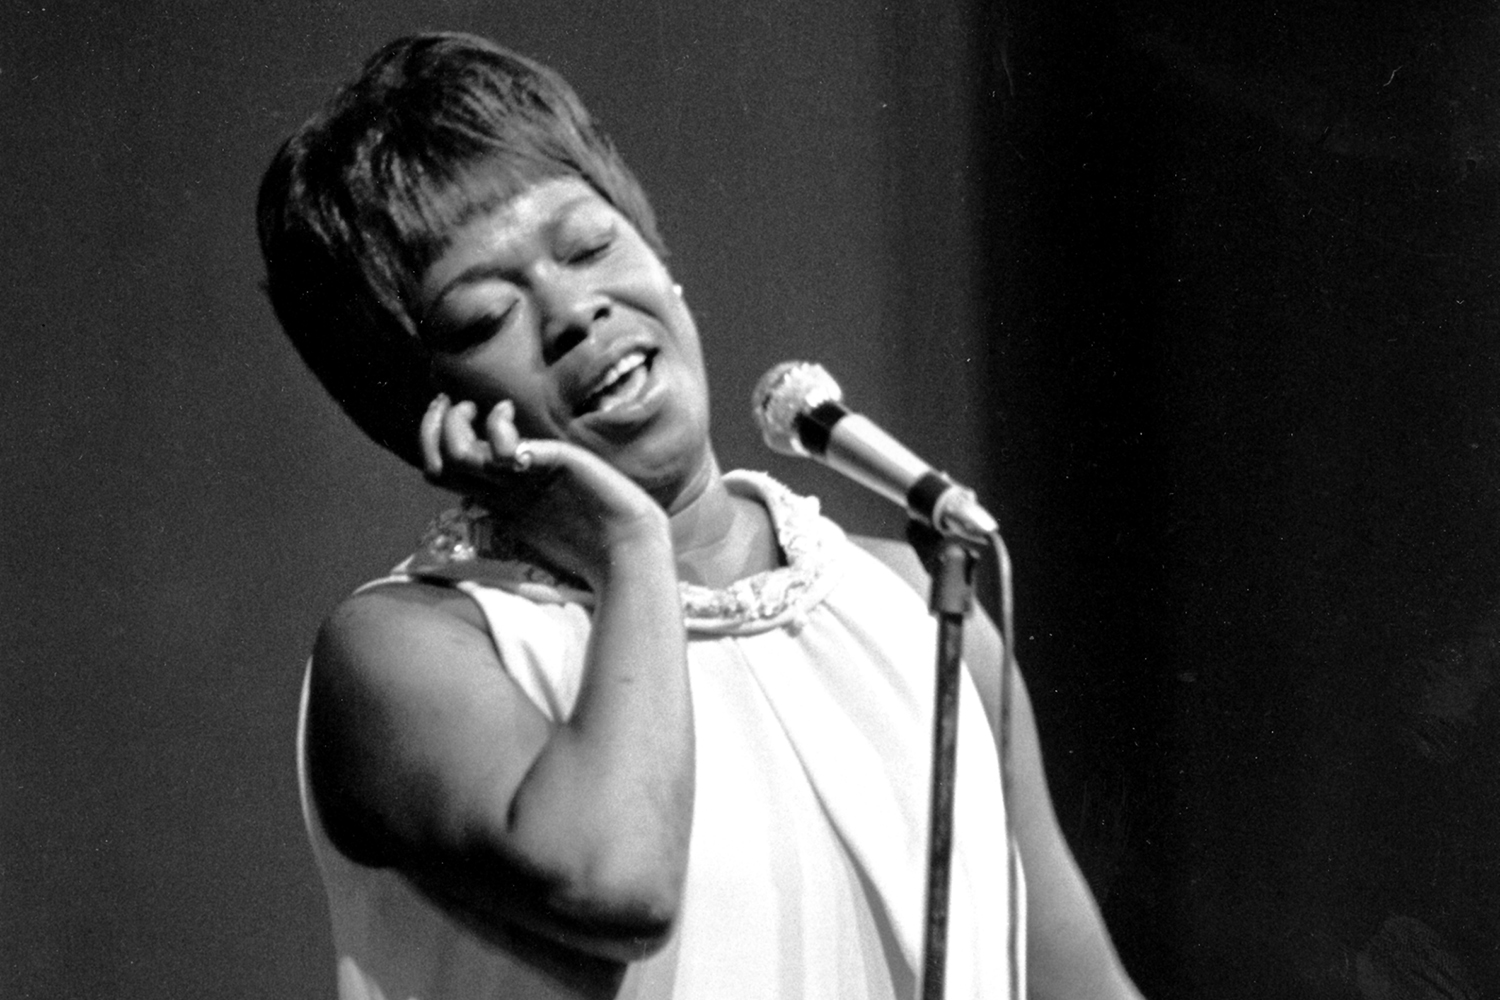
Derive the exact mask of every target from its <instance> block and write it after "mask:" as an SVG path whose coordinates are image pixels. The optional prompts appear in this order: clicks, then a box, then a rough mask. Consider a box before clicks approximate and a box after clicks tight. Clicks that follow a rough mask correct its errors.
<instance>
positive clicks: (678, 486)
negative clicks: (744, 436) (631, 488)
mask: <svg viewBox="0 0 1500 1000" xmlns="http://www.w3.org/2000/svg"><path fill="white" fill-rule="evenodd" d="M632 458H635V456H632ZM640 458H641V459H644V460H640V461H631V460H629V459H627V460H625V461H622V462H621V463H620V464H619V465H618V466H617V468H619V470H620V471H621V472H623V473H625V475H627V476H629V477H630V479H631V480H632V481H633V482H634V483H635V484H636V485H638V486H639V487H640V488H641V489H643V490H645V491H646V492H647V493H649V494H651V497H652V499H654V500H655V501H656V502H657V503H658V504H659V505H660V506H661V507H662V509H664V510H665V511H667V513H669V514H670V513H673V512H674V511H677V510H680V509H681V508H683V507H685V506H687V505H688V504H689V503H691V502H692V501H693V500H695V499H697V498H698V496H699V495H701V494H702V493H703V491H704V490H705V489H707V488H708V484H709V483H710V482H711V481H712V479H713V477H714V475H715V474H716V473H717V471H718V465H717V463H716V461H715V459H714V457H713V451H712V449H710V448H709V447H707V446H706V445H705V446H704V447H702V448H699V449H694V450H693V451H691V452H686V453H685V452H683V451H681V450H671V451H669V452H667V453H665V454H662V455H660V456H641V457H640Z"/></svg>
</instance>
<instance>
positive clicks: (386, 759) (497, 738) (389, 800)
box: [307, 582, 548, 865]
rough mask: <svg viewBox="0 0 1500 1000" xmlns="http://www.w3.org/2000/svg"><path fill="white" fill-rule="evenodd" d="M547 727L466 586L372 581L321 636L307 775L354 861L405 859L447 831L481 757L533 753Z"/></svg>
mask: <svg viewBox="0 0 1500 1000" xmlns="http://www.w3.org/2000/svg"><path fill="white" fill-rule="evenodd" d="M547 728H548V727H547V723H546V722H545V721H544V720H543V719H542V718H541V716H540V714H539V713H538V712H537V710H536V709H535V707H534V706H532V705H531V703H530V702H529V701H528V700H527V699H526V698H525V696H524V695H523V694H522V693H521V692H520V691H519V690H518V689H517V688H516V686H515V684H514V682H512V681H511V680H510V678H509V677H508V675H507V674H506V672H505V670H504V669H503V666H502V664H501V663H500V661H499V658H498V655H497V654H496V652H495V646H494V643H493V641H492V640H491V638H490V636H489V633H488V631H487V630H486V627H485V624H484V621H483V619H482V616H481V615H480V613H479V610H478V608H477V607H476V606H475V605H474V604H473V602H472V601H471V600H470V599H469V598H468V597H467V596H466V595H464V594H463V593H462V592H460V591H456V590H454V589H452V588H448V587H443V586H439V585H433V584H426V583H416V582H412V583H399V584H389V585H382V586H379V587H375V588H371V589H369V590H365V591H362V592H360V593H358V594H355V595H353V596H352V597H349V598H348V599H346V600H345V601H344V602H343V603H342V604H340V605H339V607H338V608H337V609H335V610H334V612H333V613H332V614H331V615H329V616H328V619H327V620H326V621H325V622H324V624H323V627H322V629H321V630H320V632H319V634H318V639H317V642H316V644H315V646H314V649H313V658H312V670H311V677H310V683H309V691H308V714H307V757H308V761H307V763H308V772H309V778H310V779H311V786H312V792H313V795H314V798H315V801H316V802H317V805H318V809H319V813H320V814H321V816H322V819H323V823H324V826H325V828H326V829H327V831H328V834H329V837H330V839H332V840H333V842H334V844H335V846H337V847H338V848H339V850H340V851H341V852H343V853H344V854H345V855H347V856H348V857H350V858H352V859H353V860H356V861H359V862H361V863H365V864H371V865H386V864H399V863H401V861H402V859H404V858H406V857H409V856H410V855H411V853H412V852H413V851H418V852H419V851H420V850H422V847H423V845H424V844H427V843H430V842H432V841H433V840H434V839H442V837H443V832H444V831H443V827H444V825H445V824H446V823H448V822H450V821H451V819H452V816H451V815H449V810H450V809H451V807H452V806H453V805H454V804H455V803H454V802H453V801H452V792H453V791H454V790H456V788H457V787H462V786H463V785H465V784H466V783H468V782H470V781H474V780H476V779H477V778H478V774H477V773H476V769H477V768H479V767H480V766H481V765H480V763H479V756H478V755H480V754H488V755H490V759H495V758H496V757H499V758H501V759H504V758H510V759H513V760H516V761H525V760H529V759H530V756H531V755H532V753H533V748H534V747H535V746H536V745H538V744H539V743H540V742H541V741H542V740H544V739H545V734H546V731H547ZM414 804H421V806H422V807H421V808H414Z"/></svg>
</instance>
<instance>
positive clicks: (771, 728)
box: [298, 472, 1025, 1000]
mask: <svg viewBox="0 0 1500 1000" xmlns="http://www.w3.org/2000/svg"><path fill="white" fill-rule="evenodd" d="M725 478H726V482H728V483H729V485H730V488H731V489H734V490H736V491H737V492H741V493H744V494H748V495H752V496H755V497H757V498H759V499H760V500H761V502H763V503H764V504H765V505H766V506H767V508H768V509H769V510H770V512H771V515H772V520H773V522H774V523H775V525H776V530H777V534H778V537H779V539H780V542H781V545H782V549H783V551H784V553H785V554H786V556H787V559H788V565H787V566H786V567H783V568H780V569H776V570H772V571H770V572H768V573H763V574H759V575H757V576H755V577H752V578H750V579H748V580H744V581H740V582H739V583H737V584H736V585H734V586H733V587H731V588H729V589H728V590H724V591H708V590H705V589H703V588H697V587H692V586H687V585H684V586H683V588H682V589H683V605H684V614H685V618H686V622H687V625H688V634H689V644H688V663H689V670H690V676H691V685H692V698H693V716H694V726H695V738H696V755H697V764H696V768H697V770H696V798H695V806H694V814H693V828H692V837H691V842H690V847H689V859H688V869H687V880H686V887H685V890H684V900H683V907H682V911H681V915H680V920H679V925H678V927H677V929H676V931H675V932H674V934H673V935H672V938H671V940H670V942H669V943H668V944H667V945H666V947H665V948H664V949H663V950H662V951H660V952H659V953H657V954H655V955H652V956H651V957H649V958H647V959H645V960H642V961H640V962H636V963H633V964H632V965H631V966H630V968H629V970H628V972H627V973H626V977H625V981H624V984H623V986H622V987H621V990H620V993H619V996H620V997H621V998H629V1000H665V998H693V1000H697V998H703V1000H797V998H807V1000H827V998H846V997H847V998H872V1000H876V998H878V1000H886V998H894V997H901V998H903V1000H904V998H906V997H910V996H912V995H913V992H914V983H915V979H916V971H915V970H916V969H917V968H918V966H919V962H920V951H921V938H922V928H923V918H924V914H923V883H924V879H925V864H926V838H927V814H926V813H927V802H928V787H927V786H928V779H929V770H930V767H931V747H930V743H931V726H932V722H931V713H932V700H933V690H932V689H933V681H932V672H933V660H934V655H935V654H934V647H935V636H936V628H935V625H934V623H933V620H932V619H931V617H930V616H929V615H928V613H927V609H926V607H925V603H924V601H923V600H922V599H921V597H920V596H919V595H918V594H917V593H915V592H914V591H913V590H912V589H911V587H910V586H908V585H907V584H906V583H905V582H904V581H903V580H901V579H900V578H899V577H897V576H896V575H895V574H894V573H893V572H892V571H891V570H889V569H888V568H887V567H886V566H885V565H884V564H882V563H880V562H879V561H878V560H876V559H875V558H874V557H872V556H870V555H869V554H867V553H866V552H864V551H863V550H862V549H860V548H859V547H857V546H856V545H854V544H853V543H851V542H850V541H849V540H848V538H846V537H845V535H844V534H843V532H842V531H840V530H839V528H838V527H837V526H835V525H834V524H833V523H832V522H831V521H829V520H827V519H826V518H823V517H822V516H821V515H820V514H819V513H818V505H817V501H816V500H815V499H812V498H801V497H797V496H795V495H793V494H792V493H790V492H789V491H788V490H786V488H785V487H783V486H781V485H780V484H778V483H776V482H775V481H774V480H772V479H770V477H768V476H765V475H763V474H759V473H746V472H737V473H730V474H729V475H728V476H726V477H725ZM483 527H484V525H483V521H482V518H476V517H475V516H474V515H473V514H472V513H464V512H450V514H449V515H445V517H444V519H442V520H440V521H439V523H438V526H437V527H436V528H435V529H434V532H433V533H432V534H431V535H429V540H428V542H427V544H426V545H425V546H424V549H423V550H422V551H421V552H419V553H418V555H416V556H414V557H413V558H412V559H410V560H408V561H407V562H406V563H404V564H403V565H402V566H401V567H400V568H398V570H397V574H398V575H397V576H396V577H395V579H402V578H422V579H429V580H446V581H447V582H449V583H450V584H451V585H452V586H454V587H457V588H459V589H461V590H462V591H464V592H465V593H466V594H468V595H469V596H470V597H471V598H472V599H473V600H474V601H475V602H476V604H477V605H478V606H479V607H480V608H481V609H482V611H483V614H484V617H485V619H486V621H487V622H488V624H489V628H490V632H491V634H492V636H493V638H494V642H495V647H496V650H497V652H498V654H499V659H500V662H501V663H502V664H503V665H504V668H505V669H506V670H507V671H508V672H509V673H510V674H511V675H512V677H513V678H514V679H515V680H516V682H517V683H518V685H519V686H520V687H521V689H522V690H523V691H525V693H526V694H527V696H528V697H530V698H531V699H532V701H534V702H535V703H536V706H537V708H538V710H539V711H541V712H542V713H543V714H544V715H545V716H547V717H548V718H551V719H557V720H562V719H566V718H567V716H568V714H569V713H570V712H571V711H572V708H573V703H574V699H575V698H576V696H577V693H578V689H579V682H580V679H581V670H582V665H583V651H584V647H585V644H586V642H587V638H588V631H589V610H588V609H589V603H590V598H589V595H587V594H585V593H581V592H578V591H576V590H571V589H569V588H568V587H567V586H565V585H563V584H561V583H558V582H556V581H555V580H553V579H552V578H550V577H549V576H547V574H546V573H545V572H543V571H541V570H539V569H537V568H536V567H534V566H530V565H527V564H524V563H520V562H515V561H503V560H501V561H497V560H492V559H488V558H482V559H476V558H475V556H476V546H477V547H478V549H479V550H480V552H481V553H482V551H483V548H484V532H483ZM377 582H379V581H377ZM959 718H960V722H959V736H960V739H959V748H958V790H957V794H956V808H955V831H956V833H955V842H954V853H953V884H952V886H953V887H952V900H951V916H950V921H949V944H948V950H949V959H948V968H947V990H946V995H947V996H948V997H950V998H981V997H983V998H1004V997H1006V995H1007V988H1008V985H1009V983H1010V981H1011V977H1012V975H1013V974H1014V975H1015V976H1016V977H1017V978H1019V977H1021V976H1022V974H1023V971H1024V970H1023V969H1021V968H1016V969H1014V970H1012V969H1011V967H1010V959H1009V949H1008V948H1007V939H1008V936H1009V935H1008V925H1009V919H1008V917H1007V909H1008V907H1007V898H1008V892H1007V877H1008V875H1007V872H1008V870H1009V866H1008V864H1007V861H1008V860H1013V859H1011V858H1010V857H1009V855H1010V852H1013V851H1014V847H1013V846H1012V845H1010V844H1009V843H1008V842H1007V837H1006V833H1005V831H1006V823H1005V811H1004V810H1005V804H1004V802H1003V801H1002V796H1001V793H1000V780H999V764H998V760H997V757H996V751H995V745H994V741H993V739H992V738H991V734H990V730H989V727H988V725H987V721H986V719H985V716H984V713H983V711H982V709H981V707H980V704H979V700H978V696H977V692H976V691H975V689H974V686H973V683H972V681H971V679H970V678H969V675H968V674H967V672H965V673H964V674H963V689H962V692H961V696H960V716H959ZM305 723H306V689H305V687H304V696H303V713H302V720H301V723H300V725H299V738H298V757H299V761H298V763H299V771H300V774H301V776H302V805H303V811H304V814H305V816H306V820H307V828H308V833H309V836H310V838H311V841H312V846H313V851H314V854H315V855H316V858H317V863H318V867H319V870H320V872H321V874H322V877H323V881H324V884H325V886H326V888H327V892H328V900H329V906H330V910H331V916H332V921H333V936H334V944H335V947H336V950H337V954H338V983H339V996H340V1000H475V998H501V997H512V996H514V997H533V996H538V995H541V994H540V993H539V992H538V991H539V989H540V988H539V987H537V986H536V984H535V979H534V975H535V974H534V973H532V972H528V977H527V978H526V979H525V982H526V983H527V984H528V985H526V986H524V987H523V986H521V985H519V982H520V981H519V980H518V978H517V971H516V970H517V962H516V960H515V959H514V958H513V957H511V956H509V955H507V954H505V953H503V952H501V951H498V950H497V949H495V948H493V947H491V946H489V945H487V944H485V943H484V942H482V941H480V940H479V939H478V938H476V937H475V936H473V935H472V934H470V933H469V932H468V931H466V930H465V929H464V928H462V927H461V926H460V925H458V924H457V923H455V922H454V921H452V920H450V919H449V918H448V917H446V916H445V915H444V914H443V913H442V912H441V911H440V910H439V909H437V908H436V907H435V906H433V905H432V904H431V903H430V902H429V901H428V900H427V898H426V897H424V896H423V895H422V894H420V893H419V892H417V891H416V890H415V889H414V888H413V887H412V886H411V885H410V884H409V883H408V882H407V881H406V880H405V878H404V877H403V876H401V875H400V874H398V873H397V872H395V871H394V870H390V869H377V868H369V867H365V866H362V865H359V864H356V863H354V862H352V861H350V860H349V859H347V858H345V857H344V856H343V855H342V854H340V853H339V851H338V850H337V849H336V848H335V847H334V846H333V845H332V844H331V843H330V842H329V840H328V837H327V834H326V832H325V831H324V829H323V825H322V823H321V821H320V819H319V817H318V813H317V808H316V805H315V803H314V802H313V800H312V798H311V796H310V794H309V791H308V787H307V777H306V775H307V764H306V753H305V746H304V743H305ZM1014 870H1015V871H1016V872H1019V865H1016V866H1015V869H1014ZM1017 896H1018V897H1019V898H1024V896H1023V894H1022V893H1021V892H1020V886H1019V885H1018V886H1017ZM1018 930H1019V928H1018ZM1024 950H1025V949H1024V946H1022V947H1021V948H1019V949H1018V951H1019V954H1020V955H1024ZM1018 964H1019V955H1018ZM543 992H545V991H543ZM1019 995H1021V996H1024V995H1025V994H1024V987H1023V989H1022V991H1021V993H1020V994H1019Z"/></svg>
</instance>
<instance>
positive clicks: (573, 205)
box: [424, 192, 599, 311]
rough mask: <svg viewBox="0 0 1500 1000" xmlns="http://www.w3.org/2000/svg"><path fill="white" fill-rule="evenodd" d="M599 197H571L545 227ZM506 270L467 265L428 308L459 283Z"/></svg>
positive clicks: (556, 224)
mask: <svg viewBox="0 0 1500 1000" xmlns="http://www.w3.org/2000/svg"><path fill="white" fill-rule="evenodd" d="M598 197H599V196H598V195H597V194H594V193H593V192H588V193H582V192H580V193H579V194H577V195H575V196H574V197H572V198H569V199H568V200H567V201H565V202H563V203H562V204H561V205H559V206H557V210H556V211H554V212H553V213H552V214H551V216H550V217H549V218H548V219H547V220H546V223H545V224H544V228H546V229H547V230H549V231H551V230H555V229H557V228H558V227H559V226H561V225H562V224H563V223H565V222H566V221H567V220H568V218H569V217H570V216H572V215H573V213H574V212H576V211H577V210H578V208H579V206H580V205H583V204H586V203H588V202H591V201H593V200H594V199H595V198H598ZM504 271H505V269H504V268H501V267H496V266H495V265H493V264H490V263H487V262H484V261H480V262H479V263H477V264H474V265H473V266H471V267H466V268H464V269H463V270H462V271H460V272H459V273H458V274H456V275H454V276H453V277H452V278H450V279H449V280H448V281H446V282H444V284H443V287H442V288H439V289H438V291H437V294H436V295H434V296H433V297H432V300H431V301H430V302H429V303H428V305H427V307H426V308H427V310H430V309H432V307H433V306H436V305H437V304H438V303H439V302H441V301H443V298H444V297H445V296H447V294H448V293H449V292H451V291H452V290H453V289H454V287H456V286H458V285H470V284H473V283H474V282H476V281H484V280H487V279H489V278H496V277H500V276H501V275H502V274H503V273H504ZM424 311H425V310H424Z"/></svg>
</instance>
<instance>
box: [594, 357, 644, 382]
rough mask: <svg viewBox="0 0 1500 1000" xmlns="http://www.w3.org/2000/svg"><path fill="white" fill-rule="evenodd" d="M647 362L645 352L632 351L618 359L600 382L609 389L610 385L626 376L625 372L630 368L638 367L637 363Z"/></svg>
mask: <svg viewBox="0 0 1500 1000" xmlns="http://www.w3.org/2000/svg"><path fill="white" fill-rule="evenodd" d="M645 363H646V356H645V355H644V354H642V353H641V352H640V351H631V352H630V353H629V354H627V355H625V356H624V357H623V358H621V359H620V360H619V361H616V362H615V363H614V364H613V365H612V366H611V367H610V369H609V371H607V372H605V373H604V378H602V379H601V380H600V382H599V384H600V385H602V386H603V387H604V389H605V390H608V389H609V387H610V385H612V384H613V383H615V382H617V381H619V380H620V379H621V378H624V377H625V373H626V372H628V371H630V369H632V368H634V367H636V366H637V365H642V364H645Z"/></svg>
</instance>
